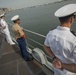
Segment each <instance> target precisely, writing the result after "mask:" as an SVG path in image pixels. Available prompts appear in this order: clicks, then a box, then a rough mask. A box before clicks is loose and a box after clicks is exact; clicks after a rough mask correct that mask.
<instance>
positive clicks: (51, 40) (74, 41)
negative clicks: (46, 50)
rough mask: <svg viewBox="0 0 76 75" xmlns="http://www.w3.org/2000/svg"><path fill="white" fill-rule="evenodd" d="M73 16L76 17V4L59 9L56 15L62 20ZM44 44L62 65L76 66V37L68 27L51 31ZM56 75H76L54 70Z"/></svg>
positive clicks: (59, 27)
mask: <svg viewBox="0 0 76 75" xmlns="http://www.w3.org/2000/svg"><path fill="white" fill-rule="evenodd" d="M72 14H73V15H76V4H68V5H65V6H63V7H61V8H60V9H58V10H57V11H56V12H55V14H54V15H55V16H56V17H58V18H60V17H66V16H69V15H72ZM44 44H45V45H46V46H48V47H50V48H51V50H52V52H53V53H54V54H55V56H56V57H58V58H59V59H60V60H61V62H62V63H67V64H70V63H75V64H76V37H75V36H74V35H73V34H72V33H71V32H70V29H69V28H68V27H61V26H58V27H57V28H56V29H54V30H52V31H50V32H49V33H48V34H47V37H46V40H45V43H44ZM54 75H76V73H72V72H69V71H67V70H65V69H64V70H63V71H61V70H59V69H56V68H54Z"/></svg>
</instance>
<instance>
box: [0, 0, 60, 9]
mask: <svg viewBox="0 0 76 75" xmlns="http://www.w3.org/2000/svg"><path fill="white" fill-rule="evenodd" d="M56 1H61V0H0V7H9V8H13V9H20V8H26V7H31V6H36V5H42V4H48V3H52V2H56Z"/></svg>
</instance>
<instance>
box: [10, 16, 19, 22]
mask: <svg viewBox="0 0 76 75" xmlns="http://www.w3.org/2000/svg"><path fill="white" fill-rule="evenodd" d="M17 19H19V15H15V16H14V17H12V19H11V21H15V20H17Z"/></svg>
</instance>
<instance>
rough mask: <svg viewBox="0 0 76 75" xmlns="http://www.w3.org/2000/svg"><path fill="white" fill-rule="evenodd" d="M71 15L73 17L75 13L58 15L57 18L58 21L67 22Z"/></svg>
mask: <svg viewBox="0 0 76 75" xmlns="http://www.w3.org/2000/svg"><path fill="white" fill-rule="evenodd" d="M72 16H73V17H74V18H75V15H74V14H71V15H69V16H66V17H60V18H59V20H60V22H67V21H68V20H69V18H70V17H72Z"/></svg>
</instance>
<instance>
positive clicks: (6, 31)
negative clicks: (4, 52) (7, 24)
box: [3, 28, 14, 45]
mask: <svg viewBox="0 0 76 75" xmlns="http://www.w3.org/2000/svg"><path fill="white" fill-rule="evenodd" d="M3 33H4V34H5V36H6V40H7V42H8V43H9V44H10V45H12V44H13V43H14V42H13V41H12V38H11V36H10V32H9V29H8V28H6V29H5V30H4V31H3Z"/></svg>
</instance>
